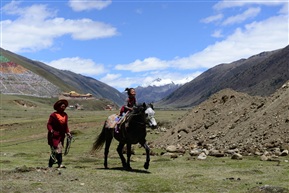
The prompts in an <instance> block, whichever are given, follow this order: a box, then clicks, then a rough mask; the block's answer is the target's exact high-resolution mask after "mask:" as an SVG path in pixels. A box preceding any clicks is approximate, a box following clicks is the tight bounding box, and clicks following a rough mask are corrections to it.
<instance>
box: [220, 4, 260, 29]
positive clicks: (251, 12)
mask: <svg viewBox="0 0 289 193" xmlns="http://www.w3.org/2000/svg"><path fill="white" fill-rule="evenodd" d="M260 11H261V8H249V9H247V10H246V11H245V12H243V13H242V14H238V15H235V16H231V17H229V18H227V19H226V20H225V21H224V22H223V23H222V24H223V25H231V24H235V23H241V22H243V21H245V20H247V19H249V18H254V17H255V16H257V15H258V13H260Z"/></svg>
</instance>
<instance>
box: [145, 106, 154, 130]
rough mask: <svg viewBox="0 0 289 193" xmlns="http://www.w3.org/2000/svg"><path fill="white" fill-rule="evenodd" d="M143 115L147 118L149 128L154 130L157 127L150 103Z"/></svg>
mask: <svg viewBox="0 0 289 193" xmlns="http://www.w3.org/2000/svg"><path fill="white" fill-rule="evenodd" d="M145 114H146V116H147V122H148V124H149V126H150V127H151V128H156V127H157V122H156V119H155V111H154V106H153V104H152V103H150V104H149V105H148V106H147V109H146V110H145Z"/></svg>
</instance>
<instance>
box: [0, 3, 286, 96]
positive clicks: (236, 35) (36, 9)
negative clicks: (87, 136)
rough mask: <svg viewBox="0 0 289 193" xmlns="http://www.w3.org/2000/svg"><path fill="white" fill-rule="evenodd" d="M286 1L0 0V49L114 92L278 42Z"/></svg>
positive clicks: (192, 72) (184, 74)
mask: <svg viewBox="0 0 289 193" xmlns="http://www.w3.org/2000/svg"><path fill="white" fill-rule="evenodd" d="M288 25H289V24H288V1H287V0H242V1H236V0H230V1H195V0H187V1H182V0H180V1H177V0H175V1H165V0H164V1H158V0H155V1H154V0H151V1H144V0H139V1H135V0H125V1H122V0H115V1H114V0H102V1H94V0H89V1H88V0H77V1H76V0H50V1H41V0H34V1H30V0H28V1H27V0H25V1H24V0H23V1H6V0H2V1H1V47H2V48H4V49H6V50H9V51H12V52H15V53H17V54H20V55H22V56H24V57H27V58H30V59H33V60H38V61H41V62H44V63H46V64H48V65H50V66H53V67H55V68H58V69H65V70H70V71H73V72H75V73H78V74H82V75H85V76H89V77H93V78H95V79H97V80H99V81H102V82H104V83H106V84H108V85H110V86H112V87H114V88H116V89H118V90H119V91H123V90H124V88H126V87H136V86H139V85H144V86H145V85H148V84H150V83H151V82H152V81H153V80H155V79H157V78H161V79H162V83H168V82H170V81H173V82H174V83H176V84H178V83H185V82H187V81H190V80H192V79H193V78H195V77H196V76H198V75H199V74H201V73H202V72H204V71H205V70H207V69H209V68H212V67H214V66H215V65H218V64H220V63H229V62H233V61H236V60H238V59H241V58H248V57H250V56H252V55H255V54H258V53H260V52H263V51H271V50H276V49H279V48H284V47H285V46H287V45H288V42H289V40H288V39H289V27H288Z"/></svg>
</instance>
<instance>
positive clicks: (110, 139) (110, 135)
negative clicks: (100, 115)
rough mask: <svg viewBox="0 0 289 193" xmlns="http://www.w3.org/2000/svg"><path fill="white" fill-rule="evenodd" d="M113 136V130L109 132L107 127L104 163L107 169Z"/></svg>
mask: <svg viewBox="0 0 289 193" xmlns="http://www.w3.org/2000/svg"><path fill="white" fill-rule="evenodd" d="M112 138H113V136H112V134H111V132H109V130H108V129H107V132H106V140H105V148H104V164H103V165H104V168H105V169H107V168H108V166H107V159H108V153H109V147H110V144H111V141H112Z"/></svg>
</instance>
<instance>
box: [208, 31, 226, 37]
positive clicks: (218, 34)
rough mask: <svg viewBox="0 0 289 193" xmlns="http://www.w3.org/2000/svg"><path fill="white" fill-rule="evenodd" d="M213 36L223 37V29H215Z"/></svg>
mask: <svg viewBox="0 0 289 193" xmlns="http://www.w3.org/2000/svg"><path fill="white" fill-rule="evenodd" d="M211 36H212V37H215V38H221V37H223V34H222V30H215V31H214V33H213V34H212V35H211Z"/></svg>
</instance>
